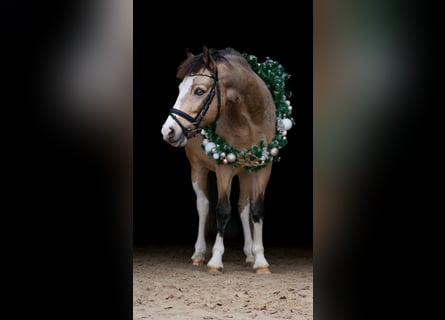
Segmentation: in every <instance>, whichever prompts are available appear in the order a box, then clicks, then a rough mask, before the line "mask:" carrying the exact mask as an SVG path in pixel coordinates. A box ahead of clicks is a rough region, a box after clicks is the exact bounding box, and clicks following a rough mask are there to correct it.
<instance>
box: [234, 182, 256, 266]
mask: <svg viewBox="0 0 445 320" xmlns="http://www.w3.org/2000/svg"><path fill="white" fill-rule="evenodd" d="M239 183H240V194H239V200H238V212H239V215H240V219H241V225H242V227H243V236H244V246H243V252H244V254H245V255H246V265H248V266H250V267H252V266H253V263H254V257H253V253H252V230H251V229H250V226H251V220H250V185H251V183H250V179H249V178H248V177H247V176H246V175H244V176H241V177H239Z"/></svg>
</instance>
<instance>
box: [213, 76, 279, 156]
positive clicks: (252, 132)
mask: <svg viewBox="0 0 445 320" xmlns="http://www.w3.org/2000/svg"><path fill="white" fill-rule="evenodd" d="M268 90H269V89H267V87H266V86H265V85H264V83H262V82H258V79H256V78H255V77H253V78H251V79H249V81H244V82H243V81H238V82H235V85H234V86H232V87H231V88H229V89H228V96H227V103H226V106H224V109H223V112H222V113H221V115H220V118H219V120H218V122H217V133H218V134H221V135H223V136H225V137H226V141H227V142H228V143H231V144H232V143H235V144H236V143H239V144H240V145H242V147H243V148H247V147H250V146H251V145H252V144H257V143H258V142H259V141H260V140H267V142H270V141H271V139H272V138H273V136H274V134H275V107H274V106H275V105H274V102H273V100H272V97H271V96H270V94H269V91H268ZM229 140H231V141H229Z"/></svg>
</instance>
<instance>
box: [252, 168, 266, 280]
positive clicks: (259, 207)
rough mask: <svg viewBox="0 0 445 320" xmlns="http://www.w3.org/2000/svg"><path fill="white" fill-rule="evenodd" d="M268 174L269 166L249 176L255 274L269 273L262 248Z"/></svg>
mask: <svg viewBox="0 0 445 320" xmlns="http://www.w3.org/2000/svg"><path fill="white" fill-rule="evenodd" d="M270 173H271V166H269V167H266V168H264V169H262V170H261V171H258V172H255V173H252V174H251V178H252V180H251V205H250V213H251V219H252V221H253V244H252V253H253V256H254V257H255V260H254V264H253V269H254V270H255V272H256V273H270V269H269V263H268V262H267V260H266V258H265V256H264V246H263V219H264V196H265V190H266V186H267V183H268V181H269V178H270Z"/></svg>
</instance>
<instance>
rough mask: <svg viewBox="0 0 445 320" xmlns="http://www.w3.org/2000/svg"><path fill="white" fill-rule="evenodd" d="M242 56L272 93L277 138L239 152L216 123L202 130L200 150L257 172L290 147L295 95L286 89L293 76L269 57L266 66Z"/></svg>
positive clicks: (276, 159) (277, 159) (216, 158)
mask: <svg viewBox="0 0 445 320" xmlns="http://www.w3.org/2000/svg"><path fill="white" fill-rule="evenodd" d="M243 56H244V58H245V59H246V60H247V61H248V62H249V64H250V66H251V67H252V69H253V71H255V72H256V73H257V74H258V75H259V76H260V77H261V78H262V79H263V80H264V82H265V83H266V85H267V87H268V88H269V90H270V92H271V93H272V96H273V99H274V102H275V106H276V119H277V121H276V126H275V128H276V136H275V138H274V139H273V140H272V142H271V143H270V144H268V145H266V143H265V142H264V141H263V140H261V141H260V142H259V145H258V146H253V147H252V148H249V149H246V150H243V151H240V150H238V149H236V148H233V147H231V146H229V145H227V144H226V143H225V142H224V139H223V138H222V137H220V136H219V135H217V134H216V124H212V125H210V126H207V127H205V128H203V129H202V130H201V135H202V136H203V137H204V139H203V142H202V144H201V147H202V148H203V149H204V151H205V152H206V153H207V155H208V156H209V157H212V158H213V159H215V161H216V163H217V164H218V165H221V164H225V165H229V166H230V167H238V166H242V167H243V168H244V169H246V170H249V171H252V172H254V171H258V170H260V169H262V168H264V167H266V166H267V165H268V164H269V163H270V162H272V161H276V162H278V161H280V157H279V156H278V154H279V149H281V148H283V147H284V146H285V145H287V142H288V141H287V137H286V134H287V130H289V129H290V128H291V127H292V125H293V124H295V122H294V119H293V118H292V117H291V116H290V115H291V112H292V106H291V104H290V101H289V98H290V97H291V96H292V92H291V91H287V90H286V87H285V81H286V80H287V79H289V78H290V75H289V74H288V73H286V72H285V70H284V67H283V66H282V65H281V64H279V63H278V62H276V61H274V60H271V59H270V58H269V57H267V58H266V61H264V62H263V63H259V62H258V59H257V57H255V56H253V55H248V54H246V53H243Z"/></svg>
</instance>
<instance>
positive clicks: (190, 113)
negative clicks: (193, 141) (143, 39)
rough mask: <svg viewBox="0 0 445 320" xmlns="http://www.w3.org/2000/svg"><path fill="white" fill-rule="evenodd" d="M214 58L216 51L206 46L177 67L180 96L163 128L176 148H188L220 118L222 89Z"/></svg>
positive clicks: (163, 131) (166, 136)
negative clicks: (195, 136) (193, 138)
mask: <svg viewBox="0 0 445 320" xmlns="http://www.w3.org/2000/svg"><path fill="white" fill-rule="evenodd" d="M215 57H217V55H215V52H214V51H213V50H209V49H207V48H206V47H204V50H203V52H202V53H201V54H199V55H193V54H188V56H187V58H186V59H185V60H184V61H183V62H182V63H181V64H180V66H179V68H178V73H177V77H178V78H179V79H180V80H181V83H180V84H179V94H178V97H177V99H176V102H175V104H174V106H173V108H171V109H170V113H169V116H168V118H167V120H166V121H165V122H164V124H163V126H162V129H161V133H162V136H163V139H164V140H165V141H166V142H168V143H170V144H171V145H173V146H175V147H183V146H185V144H186V143H187V141H188V139H189V138H191V137H193V136H194V135H195V134H197V133H198V132H199V131H200V130H201V128H203V127H205V126H207V125H209V124H211V123H213V122H215V121H216V119H217V118H218V116H219V112H220V109H221V88H220V82H219V78H218V68H217V66H216V61H215ZM219 58H220V57H219ZM216 59H218V58H216Z"/></svg>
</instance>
